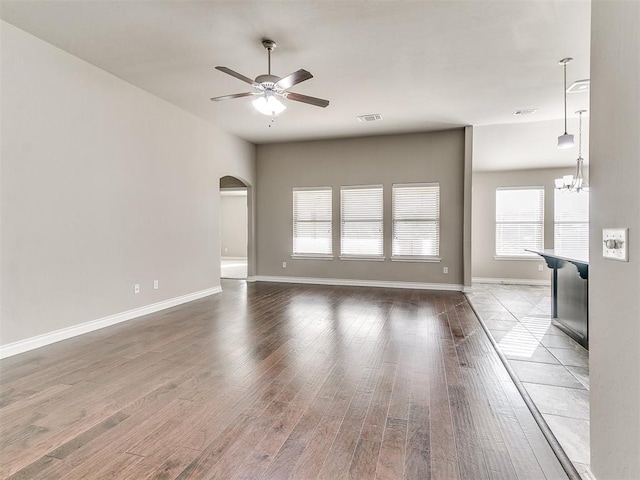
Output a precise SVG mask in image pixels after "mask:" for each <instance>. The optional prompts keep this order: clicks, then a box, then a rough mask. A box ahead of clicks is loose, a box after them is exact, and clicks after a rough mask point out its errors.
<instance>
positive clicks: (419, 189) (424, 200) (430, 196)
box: [393, 183, 440, 259]
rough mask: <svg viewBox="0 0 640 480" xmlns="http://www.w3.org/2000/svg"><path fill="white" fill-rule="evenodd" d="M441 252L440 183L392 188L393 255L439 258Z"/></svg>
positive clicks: (413, 184) (397, 256)
mask: <svg viewBox="0 0 640 480" xmlns="http://www.w3.org/2000/svg"><path fill="white" fill-rule="evenodd" d="M439 253H440V184H438V183H422V184H420V183H412V184H405V185H394V186H393V256H394V257H396V258H402V257H409V258H414V259H418V258H427V257H431V258H434V259H435V258H436V257H437V256H438V255H439Z"/></svg>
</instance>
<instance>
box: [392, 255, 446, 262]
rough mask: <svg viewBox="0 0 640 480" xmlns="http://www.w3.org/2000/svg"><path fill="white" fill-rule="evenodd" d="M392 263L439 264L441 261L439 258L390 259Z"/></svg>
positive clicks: (398, 257)
mask: <svg viewBox="0 0 640 480" xmlns="http://www.w3.org/2000/svg"><path fill="white" fill-rule="evenodd" d="M391 261H392V262H417V263H438V262H441V261H442V259H441V258H440V257H418V256H415V257H409V256H406V257H401V256H397V257H391Z"/></svg>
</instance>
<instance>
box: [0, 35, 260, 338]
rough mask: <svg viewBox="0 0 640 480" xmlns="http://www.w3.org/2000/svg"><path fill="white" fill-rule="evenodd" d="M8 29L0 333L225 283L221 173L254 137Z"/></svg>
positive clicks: (243, 159)
mask: <svg viewBox="0 0 640 480" xmlns="http://www.w3.org/2000/svg"><path fill="white" fill-rule="evenodd" d="M1 30H2V32H1V35H2V37H1V38H2V47H1V48H2V73H1V75H2V77H1V81H2V126H1V127H2V164H1V165H2V179H1V189H2V190H1V195H2V196H1V208H2V232H1V242H2V259H1V265H2V267H1V279H2V289H1V299H2V305H1V335H2V338H1V340H0V342H1V343H2V344H7V343H11V342H16V341H19V340H23V339H26V338H30V337H33V336H36V335H40V334H45V333H48V332H51V331H55V330H58V329H62V328H67V327H72V326H74V325H78V324H80V323H84V322H88V321H92V320H95V319H99V318H103V317H105V316H108V315H113V314H116V313H120V312H123V311H127V310H131V309H135V308H138V307H142V306H145V305H149V304H152V303H156V302H160V301H163V300H167V299H171V298H174V297H177V296H180V295H185V294H189V293H193V292H197V291H201V290H205V289H209V288H211V287H215V286H218V285H219V276H220V267H219V256H220V254H219V252H220V245H219V242H220V234H219V228H220V220H219V193H218V189H219V186H218V185H219V179H220V177H221V176H223V175H234V176H237V177H238V178H243V179H248V181H249V182H250V183H254V175H255V147H254V146H253V145H251V144H249V143H247V142H244V141H242V140H239V139H237V138H236V137H233V136H232V135H229V134H227V133H225V132H223V131H221V130H220V129H218V128H216V127H214V126H212V125H210V124H208V123H206V122H204V121H202V120H200V119H198V118H196V117H194V116H193V115H191V114H188V113H186V112H184V111H182V110H180V109H178V108H176V107H174V106H172V105H170V104H168V103H166V102H165V101H162V100H160V99H158V98H156V97H154V96H152V95H150V94H148V93H146V92H143V91H142V90H140V89H138V88H136V87H133V86H132V85H129V84H127V83H125V82H123V81H122V80H120V79H118V78H116V77H114V76H112V75H110V74H108V73H106V72H104V71H102V70H99V69H98V68H96V67H94V66H92V65H90V64H88V63H86V62H84V61H82V60H80V59H78V58H76V57H74V56H72V55H69V54H67V53H65V52H63V51H61V50H59V49H57V48H55V47H53V46H51V45H49V44H47V43H45V42H42V41H41V40H39V39H37V38H35V37H33V36H31V35H29V34H26V33H25V32H23V31H21V30H19V29H16V28H15V27H13V26H11V25H9V24H7V23H5V22H3V23H2V28H1ZM154 280H159V282H160V289H159V290H155V291H154V290H153V288H152V285H153V281H154ZM135 283H139V284H140V288H141V291H140V293H139V294H137V295H135V294H134V293H133V286H134V284H135Z"/></svg>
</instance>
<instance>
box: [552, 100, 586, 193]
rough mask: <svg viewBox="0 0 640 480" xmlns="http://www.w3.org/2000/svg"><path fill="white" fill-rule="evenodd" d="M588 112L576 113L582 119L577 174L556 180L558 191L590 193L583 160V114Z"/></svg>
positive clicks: (579, 131)
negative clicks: (583, 170)
mask: <svg viewBox="0 0 640 480" xmlns="http://www.w3.org/2000/svg"><path fill="white" fill-rule="evenodd" d="M585 112H586V110H578V111H577V112H576V113H577V114H578V115H579V117H580V129H579V130H578V160H576V174H575V175H565V176H564V177H562V178H556V188H557V189H558V190H564V191H567V192H580V191H583V190H584V191H589V185H587V182H586V181H585V179H584V176H583V174H582V164H583V163H584V159H583V158H582V114H583V113H585Z"/></svg>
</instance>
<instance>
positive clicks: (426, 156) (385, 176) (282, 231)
mask: <svg viewBox="0 0 640 480" xmlns="http://www.w3.org/2000/svg"><path fill="white" fill-rule="evenodd" d="M464 167H465V132H464V129H462V128H460V129H455V130H447V131H441V132H431V133H418V134H407V135H390V136H378V137H363V138H351V139H340V140H323V141H310V142H295V143H286V144H270V145H260V146H258V150H257V163H256V170H257V178H258V186H259V188H258V190H257V212H258V213H257V242H256V244H257V249H258V251H257V275H259V276H287V277H309V278H333V279H357V280H375V281H397V282H421V283H443V284H456V285H462V284H463V210H464V192H463V190H464ZM411 182H440V205H441V207H440V208H441V212H440V257H441V258H442V261H441V262H439V263H417V262H415V263H410V262H392V261H390V257H391V232H392V217H391V186H392V185H393V184H394V183H411ZM373 184H382V185H383V186H384V239H385V243H384V254H385V257H386V258H385V261H384V262H377V261H364V260H340V259H339V258H338V257H339V254H340V186H346V185H373ZM313 186H330V187H332V188H333V254H334V258H333V260H306V259H305V260H302V259H292V258H291V253H292V237H293V233H292V229H293V218H292V217H293V207H292V190H293V188H294V187H313ZM282 262H286V263H287V268H283V267H282ZM444 266H447V267H448V268H449V273H448V274H444V273H443V267H444Z"/></svg>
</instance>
